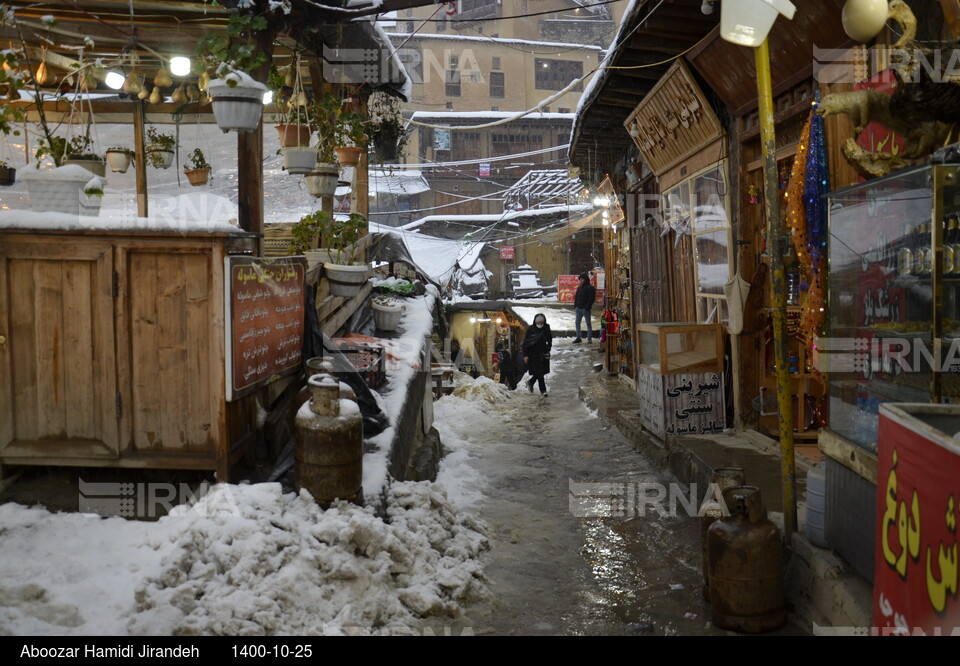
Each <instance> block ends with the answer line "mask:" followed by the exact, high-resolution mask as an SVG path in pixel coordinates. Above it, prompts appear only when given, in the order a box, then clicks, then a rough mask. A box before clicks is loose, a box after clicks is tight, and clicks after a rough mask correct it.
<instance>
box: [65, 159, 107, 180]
mask: <svg viewBox="0 0 960 666" xmlns="http://www.w3.org/2000/svg"><path fill="white" fill-rule="evenodd" d="M68 164H75V165H77V166H79V167H83V168H84V169H86V170H87V171H89V172H90V173H92V174H93V175H94V176H106V175H107V167H106V165H105V164H104V163H103V160H102V159H100V158H99V157H98V158H97V159H95V160H88V159H80V158H76V157H67V158H65V159H64V160H63V164H62V165H61V166H67V165H68Z"/></svg>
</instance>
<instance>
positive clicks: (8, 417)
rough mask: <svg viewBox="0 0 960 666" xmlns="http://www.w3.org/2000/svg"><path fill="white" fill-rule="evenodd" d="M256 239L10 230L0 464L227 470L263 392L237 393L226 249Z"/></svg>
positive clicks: (1, 263) (245, 445) (4, 233)
mask: <svg viewBox="0 0 960 666" xmlns="http://www.w3.org/2000/svg"><path fill="white" fill-rule="evenodd" d="M257 237H258V236H257V235H256V234H249V233H242V232H238V233H209V232H202V233H184V234H182V235H172V234H170V233H160V232H148V231H117V232H106V231H47V230H43V231H38V230H33V229H31V230H25V229H3V230H0V463H2V464H6V465H69V466H96V467H135V468H169V469H196V470H215V471H216V472H217V478H218V480H221V481H227V480H229V471H230V466H231V465H232V464H233V463H235V462H236V461H237V460H238V459H239V458H240V457H241V456H242V455H243V454H244V453H249V452H252V448H253V447H252V445H253V443H254V441H255V427H256V418H255V417H256V404H255V400H256V397H255V395H248V396H246V397H242V398H239V399H237V400H235V401H233V402H227V395H226V370H225V364H224V355H225V345H226V344H227V335H226V331H227V329H226V326H227V325H228V324H227V323H226V322H225V318H224V299H225V296H224V294H225V289H224V259H225V257H226V256H227V255H231V254H252V253H253V252H254V251H255V248H256V241H257Z"/></svg>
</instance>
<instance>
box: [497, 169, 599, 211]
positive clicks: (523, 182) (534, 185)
mask: <svg viewBox="0 0 960 666" xmlns="http://www.w3.org/2000/svg"><path fill="white" fill-rule="evenodd" d="M581 187H583V183H581V182H580V179H579V178H571V177H570V174H569V172H568V171H567V170H566V169H534V170H533V171H528V172H527V173H526V174H525V175H524V176H523V178H521V179H520V180H518V181H517V182H516V183H514V184H513V185H511V186H510V188H509V189H508V190H507V191H506V192H504V194H503V199H504V206H509V205H511V204H515V203H527V204H528V205H529V201H530V199H553V198H560V197H564V198H565V197H569V196H573V195H574V194H576V193H577V192H578V191H579V190H580V188H581Z"/></svg>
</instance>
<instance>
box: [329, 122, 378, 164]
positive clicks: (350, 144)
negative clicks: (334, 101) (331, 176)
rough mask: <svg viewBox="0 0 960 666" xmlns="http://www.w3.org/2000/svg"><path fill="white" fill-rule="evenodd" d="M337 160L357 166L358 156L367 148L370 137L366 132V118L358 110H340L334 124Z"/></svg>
mask: <svg viewBox="0 0 960 666" xmlns="http://www.w3.org/2000/svg"><path fill="white" fill-rule="evenodd" d="M335 131H336V136H337V146H336V148H334V152H336V154H337V162H339V163H340V165H341V166H357V164H359V162H360V156H361V155H362V154H363V152H364V151H365V150H366V149H367V144H368V143H369V141H370V137H369V136H368V134H367V119H366V118H365V117H364V115H363V114H362V113H360V112H359V111H355V110H353V109H349V110H345V111H344V110H341V111H340V113H339V114H338V117H337V125H336V130H335Z"/></svg>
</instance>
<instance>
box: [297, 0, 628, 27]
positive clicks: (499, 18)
mask: <svg viewBox="0 0 960 666" xmlns="http://www.w3.org/2000/svg"><path fill="white" fill-rule="evenodd" d="M622 1H623V0H604V2H592V3H590V5H589V6H590V7H601V6H603V5H612V4H614V3H616V2H622ZM311 4H317V3H311ZM320 6H322V5H320ZM329 9H335V8H334V7H330V8H329ZM584 9H586V7H584ZM569 11H571V10H570V9H569V8H565V9H550V10H547V11H542V12H534V13H532V14H517V15H514V16H492V17H488V18H478V19H456V20H455V21H454V20H451V19H431V20H432V21H433V22H434V23H443V22H449V23H484V22H487V21H505V20H507V19H525V18H530V17H531V16H545V15H546V14H559V13H560V12H569ZM573 11H576V10H573ZM378 15H379V14H378ZM408 18H410V17H407V19H408ZM407 19H405V18H402V17H397V18H396V20H397V21H403V20H407Z"/></svg>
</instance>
